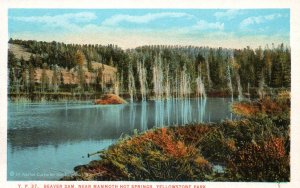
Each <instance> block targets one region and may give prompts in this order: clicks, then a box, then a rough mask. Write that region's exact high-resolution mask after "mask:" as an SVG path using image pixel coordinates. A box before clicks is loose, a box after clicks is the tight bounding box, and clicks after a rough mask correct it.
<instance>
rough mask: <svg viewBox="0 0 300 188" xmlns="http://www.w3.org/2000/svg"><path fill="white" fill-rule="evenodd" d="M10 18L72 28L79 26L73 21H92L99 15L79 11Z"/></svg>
mask: <svg viewBox="0 0 300 188" xmlns="http://www.w3.org/2000/svg"><path fill="white" fill-rule="evenodd" d="M9 18H10V19H12V20H16V21H21V22H32V23H42V24H45V25H47V26H51V27H64V28H67V29H69V30H70V29H74V28H76V27H77V26H76V25H75V24H72V23H74V22H76V23H78V22H90V21H92V20H94V19H96V18H97V16H96V15H95V14H94V13H91V12H79V13H75V14H60V15H55V16H14V17H9Z"/></svg>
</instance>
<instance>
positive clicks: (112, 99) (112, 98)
mask: <svg viewBox="0 0 300 188" xmlns="http://www.w3.org/2000/svg"><path fill="white" fill-rule="evenodd" d="M125 103H127V102H126V101H125V100H124V99H122V98H121V97H119V96H118V95H115V94H106V95H104V96H103V97H102V98H101V99H97V100H95V104H102V105H107V104H125Z"/></svg>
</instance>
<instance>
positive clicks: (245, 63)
mask: <svg viewBox="0 0 300 188" xmlns="http://www.w3.org/2000/svg"><path fill="white" fill-rule="evenodd" d="M9 43H12V44H19V45H22V46H23V47H25V48H26V49H27V50H28V51H29V52H31V53H32V54H35V55H32V56H31V57H30V59H29V60H28V61H25V60H24V59H22V58H21V59H19V60H18V59H16V57H15V56H14V54H13V53H12V52H9V54H8V68H9V78H10V79H9V80H10V81H11V80H13V77H15V75H18V76H19V77H22V74H16V71H21V72H23V73H24V71H22V70H17V69H15V68H14V67H17V66H20V67H21V69H23V70H25V69H26V71H25V73H24V75H23V77H24V78H23V79H21V80H23V84H27V85H28V87H27V88H29V90H30V88H32V87H33V86H32V84H31V83H32V82H31V81H30V80H32V79H33V75H32V74H33V72H34V71H33V70H34V68H43V69H51V70H56V69H57V67H61V68H65V69H68V70H70V69H72V68H77V69H78V70H79V71H80V70H81V69H82V64H83V63H82V62H83V61H86V63H87V64H86V67H87V69H88V71H91V72H95V73H96V74H97V75H101V74H102V70H93V67H92V66H91V62H92V61H96V62H100V63H103V64H106V65H110V66H114V67H116V68H117V70H118V73H117V77H118V84H119V86H118V88H120V90H121V92H128V91H129V87H130V86H131V87H132V86H134V89H135V91H134V92H140V91H141V88H142V87H143V88H144V90H145V89H147V92H148V93H153V91H154V89H155V88H154V87H155V86H154V79H155V78H154V77H153V76H154V75H155V74H154V70H156V69H159V70H160V72H159V73H160V74H162V75H163V78H162V80H161V82H163V87H168V88H170V91H169V92H172V91H174V88H175V87H177V86H178V84H177V85H176V83H178V82H180V81H182V74H183V72H184V74H186V76H187V79H188V81H189V83H190V88H191V91H192V92H193V91H195V90H196V87H197V78H200V79H201V81H202V82H203V84H204V87H205V88H206V90H207V91H208V92H209V91H216V90H228V88H229V84H228V83H229V81H230V84H231V86H232V90H233V91H237V88H238V87H240V88H243V90H244V92H245V91H246V90H247V88H248V89H249V88H260V87H261V88H263V87H268V88H290V82H291V52H290V48H289V47H286V46H284V45H283V44H281V45H279V46H274V45H273V46H272V47H268V46H266V47H265V48H261V47H260V48H257V49H251V48H250V47H246V48H244V49H227V48H209V47H195V46H164V45H152V46H141V47H137V48H135V49H127V50H123V49H121V48H119V47H118V46H116V45H107V46H103V45H98V44H95V45H94V44H85V45H79V44H64V43H60V42H55V41H53V42H38V41H34V40H28V41H24V40H13V39H10V40H9ZM142 73H143V74H144V77H145V79H144V80H142V81H141V79H143V76H141V74H142ZM55 74H57V75H59V73H58V72H57V71H55ZM57 75H56V76H57ZM79 75H81V76H82V73H81V74H79ZM57 77H59V76H57ZM26 80H27V82H26ZM79 80H82V79H79ZM54 83H55V84H58V85H59V83H61V80H57V79H56V80H55V81H54ZM96 83H99V80H98V81H96ZM30 84H31V86H30ZM80 85H83V83H82V82H80ZM164 92H167V91H164Z"/></svg>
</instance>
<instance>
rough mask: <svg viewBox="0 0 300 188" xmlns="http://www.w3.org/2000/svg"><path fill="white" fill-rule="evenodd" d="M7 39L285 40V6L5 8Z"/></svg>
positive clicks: (214, 43) (123, 42) (233, 44)
mask: <svg viewBox="0 0 300 188" xmlns="http://www.w3.org/2000/svg"><path fill="white" fill-rule="evenodd" d="M8 32H9V38H13V39H23V40H38V41H58V42H64V43H74V44H102V45H107V44H116V45H118V46H120V47H122V48H124V49H127V48H134V47H137V46H142V45H156V44H160V45H183V46H186V45H194V46H209V47H226V48H245V47H247V46H250V47H252V48H257V47H259V46H261V47H266V45H269V46H270V45H272V43H274V44H275V45H278V44H281V43H284V44H285V45H290V10H289V9H9V12H8Z"/></svg>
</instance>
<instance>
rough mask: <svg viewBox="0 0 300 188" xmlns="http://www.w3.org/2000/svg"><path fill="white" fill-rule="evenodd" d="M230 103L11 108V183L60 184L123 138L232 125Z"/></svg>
mask: <svg viewBox="0 0 300 188" xmlns="http://www.w3.org/2000/svg"><path fill="white" fill-rule="evenodd" d="M230 104H231V100H230V99H227V98H208V99H205V100H198V99H190V100H167V101H148V102H138V103H133V104H124V105H106V106H101V105H93V104H92V103H82V102H81V103H50V104H49V103H47V104H42V103H29V104H28V103H27V104H16V103H9V104H8V125H7V126H8V138H7V139H8V140H7V161H8V168H7V176H8V177H7V179H8V180H58V179H59V178H61V177H62V176H64V175H68V174H71V173H72V172H73V168H74V167H75V166H77V165H81V164H87V163H88V162H90V161H91V160H94V159H98V158H99V156H92V157H90V158H88V157H87V154H88V153H94V152H96V151H99V150H103V149H105V148H107V147H109V145H111V144H113V143H114V142H115V141H116V140H117V139H118V138H120V136H122V135H124V134H129V135H130V134H132V133H133V131H134V130H135V129H136V130H138V131H139V132H142V131H145V130H147V129H150V128H153V127H162V126H164V125H174V126H176V125H184V124H187V123H195V122H218V121H222V120H224V119H232V118H234V117H232V114H231V113H230Z"/></svg>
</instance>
